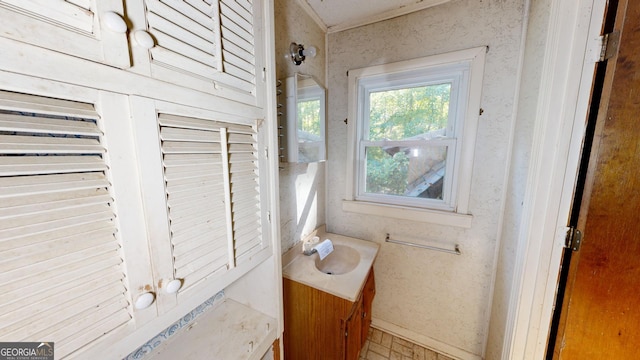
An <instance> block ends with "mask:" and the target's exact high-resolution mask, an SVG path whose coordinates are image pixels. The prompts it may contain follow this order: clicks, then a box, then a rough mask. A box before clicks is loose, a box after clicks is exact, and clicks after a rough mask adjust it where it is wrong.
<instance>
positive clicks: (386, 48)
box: [327, 0, 524, 358]
mask: <svg viewBox="0 0 640 360" xmlns="http://www.w3.org/2000/svg"><path fill="white" fill-rule="evenodd" d="M523 2H524V1H523V0H484V1H480V0H454V1H452V2H450V3H447V4H443V5H439V6H436V7H433V8H430V9H426V10H423V11H420V12H416V13H413V14H409V15H406V16H402V17H398V18H395V19H391V20H387V21H383V22H380V23H376V24H372V25H367V26H363V27H359V28H355V29H351V30H347V31H343V32H339V33H333V34H330V35H329V39H328V41H329V53H328V64H329V71H328V79H327V83H328V88H329V112H328V114H329V117H328V139H329V143H328V149H329V153H328V156H329V160H328V162H327V171H328V177H327V179H328V180H327V181H328V182H327V226H328V229H327V230H328V231H331V232H336V233H340V234H345V235H349V236H354V237H359V238H364V239H369V240H373V241H376V242H379V243H381V251H380V254H379V257H378V259H377V261H376V264H375V269H376V282H377V289H378V292H377V295H376V299H375V301H374V309H373V317H374V323H375V321H376V320H377V321H378V324H390V325H392V326H393V327H394V328H395V329H396V330H398V329H401V331H402V332H403V334H404V335H405V336H407V337H413V338H412V340H414V341H416V342H419V343H428V345H429V344H430V345H431V346H432V347H434V346H435V347H438V346H440V347H443V349H437V348H436V350H447V348H448V349H449V350H450V349H451V348H455V349H454V350H455V351H453V352H455V353H456V354H457V355H458V356H461V357H467V358H473V357H474V355H475V356H482V353H483V351H484V345H485V341H486V335H487V327H488V322H489V315H490V306H491V304H490V302H491V296H492V280H493V275H494V270H495V253H496V249H495V247H496V238H497V234H498V225H499V221H500V211H501V205H502V194H503V187H504V186H505V185H506V184H504V179H505V176H506V174H505V171H506V168H507V163H508V162H509V159H508V153H509V152H508V147H509V145H510V144H509V136H510V133H511V128H512V125H513V124H512V123H513V121H514V120H513V106H514V93H515V90H516V88H515V87H516V78H517V70H518V55H519V51H520V40H521V26H522V12H523ZM482 45H488V46H489V48H490V50H489V53H488V54H487V58H486V66H485V74H484V82H483V89H482V107H483V109H484V114H483V115H482V116H481V117H480V121H479V128H478V134H477V146H476V152H475V165H474V169H473V179H472V195H471V199H470V213H472V214H473V216H474V219H473V224H472V227H471V229H462V228H453V227H446V226H440V225H434V224H427V223H420V222H412V221H401V220H395V219H388V218H383V217H376V216H367V215H361V214H356V213H348V212H344V211H343V210H342V200H343V198H344V195H345V187H346V184H345V176H344V174H345V169H346V166H347V164H346V163H345V159H346V151H347V139H346V125H345V124H344V122H343V121H344V119H345V118H346V117H347V71H348V70H349V69H355V68H361V67H366V66H371V65H378V64H383V63H387V62H394V61H401V60H407V59H412V58H417V57H422V56H428V55H433V54H439V53H444V52H449V51H454V50H461V49H467V48H472V47H476V46H482ZM386 233H391V234H392V235H393V236H394V237H397V238H401V239H407V240H410V239H425V240H432V241H439V242H445V243H450V244H453V243H459V244H460V247H461V250H462V252H463V255H461V256H454V255H449V254H445V253H438V252H433V251H429V250H421V249H416V248H410V247H404V246H401V245H394V244H387V243H384V237H385V234H386ZM434 344H435V345H434ZM449 353H452V351H449Z"/></svg>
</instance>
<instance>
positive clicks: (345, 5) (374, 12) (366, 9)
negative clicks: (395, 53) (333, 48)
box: [298, 0, 450, 32]
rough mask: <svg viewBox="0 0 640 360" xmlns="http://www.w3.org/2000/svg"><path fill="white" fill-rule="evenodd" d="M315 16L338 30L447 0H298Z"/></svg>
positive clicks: (330, 28)
mask: <svg viewBox="0 0 640 360" xmlns="http://www.w3.org/2000/svg"><path fill="white" fill-rule="evenodd" d="M298 1H299V2H300V4H301V5H302V6H303V7H304V8H305V9H306V10H307V12H309V13H310V15H311V16H312V17H314V20H315V21H316V22H317V23H318V24H319V25H321V26H322V27H323V28H326V29H327V32H337V31H342V30H346V29H351V28H354V27H357V26H362V25H366V24H370V23H374V22H377V21H381V20H386V19H390V18H394V17H397V16H400V15H404V14H408V13H411V12H414V11H418V10H422V9H425V8H428V7H431V6H435V5H439V4H442V3H445V2H448V1H450V0H298Z"/></svg>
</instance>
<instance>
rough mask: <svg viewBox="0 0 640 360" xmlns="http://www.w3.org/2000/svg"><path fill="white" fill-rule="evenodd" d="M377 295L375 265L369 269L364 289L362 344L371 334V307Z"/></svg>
mask: <svg viewBox="0 0 640 360" xmlns="http://www.w3.org/2000/svg"><path fill="white" fill-rule="evenodd" d="M375 295H376V282H375V278H374V274H373V267H372V268H371V270H370V271H369V276H368V277H367V282H366V283H365V285H364V290H363V291H362V344H363V345H364V342H365V341H366V340H367V337H368V336H369V327H370V326H371V309H372V305H373V297H374V296H375Z"/></svg>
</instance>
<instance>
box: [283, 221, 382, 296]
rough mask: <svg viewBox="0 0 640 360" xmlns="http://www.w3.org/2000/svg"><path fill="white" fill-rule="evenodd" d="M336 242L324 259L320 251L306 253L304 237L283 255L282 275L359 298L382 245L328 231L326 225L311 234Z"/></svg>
mask: <svg viewBox="0 0 640 360" xmlns="http://www.w3.org/2000/svg"><path fill="white" fill-rule="evenodd" d="M313 236H318V237H319V238H320V239H323V240H326V239H329V240H331V242H332V243H333V248H334V250H333V252H332V253H331V254H329V255H327V257H325V258H324V260H322V261H320V259H319V254H318V253H314V254H312V255H310V256H306V255H304V254H303V253H302V244H303V243H304V241H300V242H298V243H297V245H296V246H294V247H292V248H291V249H289V251H287V252H286V253H285V254H283V255H282V267H283V268H282V276H283V277H285V278H287V279H289V280H293V281H296V282H298V283H301V284H304V285H307V286H310V287H312V288H314V289H317V290H320V291H324V292H327V293H329V294H332V295H335V296H338V297H340V298H343V299H346V300H349V301H352V302H355V301H356V300H358V294H360V292H361V291H362V288H363V287H364V283H365V280H366V279H367V275H368V274H369V271H370V270H371V267H372V266H373V261H374V260H375V259H376V256H377V255H378V249H379V248H380V246H379V245H378V244H377V243H375V242H373V241H366V240H362V239H357V238H352V237H348V236H344V235H338V234H334V233H328V232H326V231H325V227H324V226H320V227H319V228H318V229H316V230H315V231H313V233H311V234H309V235H308V236H307V238H309V239H310V238H312V237H313Z"/></svg>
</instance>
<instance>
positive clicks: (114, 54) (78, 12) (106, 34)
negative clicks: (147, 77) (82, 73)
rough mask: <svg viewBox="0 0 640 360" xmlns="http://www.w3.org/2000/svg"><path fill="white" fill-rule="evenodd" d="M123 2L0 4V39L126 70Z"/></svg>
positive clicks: (11, 0)
mask: <svg viewBox="0 0 640 360" xmlns="http://www.w3.org/2000/svg"><path fill="white" fill-rule="evenodd" d="M122 1H123V0H0V18H1V19H2V21H1V22H0V36H3V37H7V38H10V39H14V40H18V41H22V42H26V43H29V44H33V45H36V46H39V47H43V48H46V49H51V50H55V51H59V52H62V53H65V54H69V55H72V56H77V57H81V58H84V59H89V60H93V61H97V62H101V63H105V64H108V65H113V66H116V67H119V68H127V67H129V66H130V65H131V62H130V54H129V44H128V40H127V34H126V30H127V29H126V24H125V22H124V7H123V2H122ZM118 20H120V22H119V21H118ZM122 26H124V29H123V28H122Z"/></svg>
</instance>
